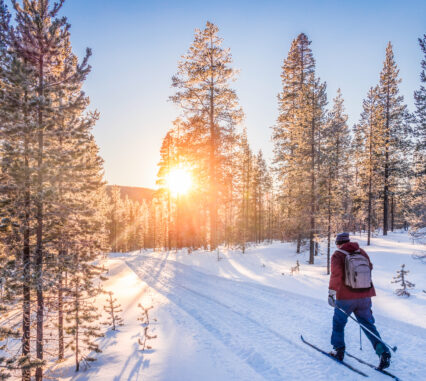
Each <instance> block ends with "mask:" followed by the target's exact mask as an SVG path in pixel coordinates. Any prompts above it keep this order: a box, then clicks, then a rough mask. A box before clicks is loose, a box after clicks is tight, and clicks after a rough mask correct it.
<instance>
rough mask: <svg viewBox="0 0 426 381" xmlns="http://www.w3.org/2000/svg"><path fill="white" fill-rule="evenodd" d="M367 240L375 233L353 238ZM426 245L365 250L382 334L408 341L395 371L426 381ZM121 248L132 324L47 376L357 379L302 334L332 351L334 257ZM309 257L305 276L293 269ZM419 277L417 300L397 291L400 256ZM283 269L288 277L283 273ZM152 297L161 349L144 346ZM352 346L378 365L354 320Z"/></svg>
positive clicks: (117, 279) (389, 244) (413, 277)
mask: <svg viewBox="0 0 426 381" xmlns="http://www.w3.org/2000/svg"><path fill="white" fill-rule="evenodd" d="M354 240H358V241H359V242H360V244H361V245H362V246H363V245H364V244H365V237H354ZM421 250H425V247H424V245H423V246H422V245H420V244H412V242H411V241H410V239H409V237H408V235H407V234H406V233H393V234H391V235H390V236H388V237H387V238H382V237H380V238H374V239H373V241H372V246H371V247H369V248H367V252H368V253H369V255H370V257H371V259H372V261H373V264H374V271H373V280H374V283H375V286H376V290H377V297H376V298H374V299H373V311H374V314H375V317H376V322H377V326H378V329H379V332H380V333H381V335H382V336H383V338H384V339H385V340H387V341H389V342H390V343H391V344H392V345H396V346H398V351H397V354H396V355H394V358H393V362H392V365H391V367H390V369H389V370H390V371H391V372H394V373H395V374H397V375H398V376H399V377H400V378H401V379H402V380H425V379H426V360H425V359H426V350H425V348H426V293H423V292H422V290H424V289H426V264H422V263H421V262H420V261H418V260H414V259H413V258H412V254H413V253H420V251H421ZM220 256H221V257H222V259H221V260H220V261H217V257H216V254H212V253H208V252H194V253H192V254H190V255H188V254H187V253H186V252H179V253H174V252H173V253H159V252H156V253H152V252H149V253H146V252H145V253H139V252H135V253H128V254H111V255H110V256H109V259H108V260H107V264H108V265H109V268H110V272H109V273H110V279H109V280H108V281H107V282H106V283H105V288H106V289H107V290H112V291H114V293H115V295H116V297H117V298H118V299H119V302H120V303H121V304H122V306H123V309H124V312H123V318H124V321H125V325H124V326H123V327H120V328H119V331H118V332H108V333H107V335H106V337H105V338H103V339H101V348H102V349H103V353H102V354H100V355H98V359H99V360H98V361H97V362H95V363H94V364H93V365H92V367H91V368H90V369H88V370H85V371H81V372H79V373H75V372H74V368H73V363H72V359H69V360H68V361H66V362H65V363H62V364H60V365H57V366H56V367H54V368H52V370H51V372H49V376H50V377H51V378H53V379H58V380H99V381H101V380H102V381H109V380H111V381H118V380H123V381H124V380H162V381H192V380H194V381H199V380H206V381H209V380H211V381H213V380H214V381H218V380H224V381H227V380H242V381H245V380H247V381H255V380H318V381H319V380H359V379H363V377H361V376H358V375H356V374H355V373H353V372H351V371H350V370H348V369H346V368H345V367H343V366H341V365H339V364H337V363H335V362H334V361H332V360H330V359H328V358H326V357H325V356H323V355H322V354H320V353H317V352H315V351H314V350H312V349H311V348H309V347H307V346H306V345H304V344H303V343H302V342H301V341H300V334H303V335H304V337H305V338H306V339H308V340H310V341H312V342H314V343H316V344H317V345H319V346H320V347H322V348H324V349H330V345H329V338H330V330H331V318H332V313H333V311H332V309H331V308H330V307H329V306H328V304H327V289H328V276H327V275H326V268H325V264H326V258H325V255H320V256H318V257H317V258H316V262H317V263H316V265H314V266H311V265H308V264H306V260H307V254H299V255H297V254H295V253H294V246H293V245H291V244H285V243H284V244H283V243H275V244H272V245H265V246H257V247H252V248H250V249H249V250H248V252H247V253H246V254H241V253H240V252H237V251H234V252H233V251H226V250H221V252H220ZM296 260H299V262H300V265H301V269H300V273H299V274H295V275H294V276H291V275H290V267H291V266H294V265H295V263H296ZM403 263H404V264H405V265H406V268H407V269H408V270H410V271H411V272H410V274H409V276H408V279H409V280H410V281H412V282H413V283H415V284H416V287H415V290H414V291H413V293H412V296H411V297H410V298H408V299H407V298H399V297H397V296H395V295H394V294H393V290H394V289H395V288H396V285H394V284H391V283H390V281H391V280H392V277H393V276H394V275H395V272H396V270H398V269H399V268H400V266H401V264H403ZM283 274H284V275H283ZM140 302H141V303H142V304H143V305H145V306H147V307H148V306H150V305H153V306H154V309H153V310H151V314H150V315H151V318H155V319H156V321H153V322H152V323H151V326H152V334H156V335H158V338H157V339H154V340H152V341H151V345H152V347H153V348H152V350H150V351H148V352H141V351H140V349H139V344H138V342H137V340H138V338H139V337H141V336H142V329H141V325H140V322H138V321H137V318H138V316H139V311H138V307H137V305H138V303H140ZM346 341H347V349H348V351H349V352H352V353H353V354H355V355H358V356H360V357H362V358H364V359H365V360H368V361H372V362H373V363H377V356H376V355H375V354H374V351H373V349H372V348H371V346H370V344H369V342H368V341H367V339H366V338H365V337H363V347H364V349H363V351H360V350H359V329H358V327H357V326H356V324H355V323H353V322H351V321H350V322H349V323H348V326H347V329H346ZM348 362H349V363H351V364H352V365H354V366H356V367H357V368H360V369H361V370H362V371H363V372H365V373H367V374H368V375H369V376H370V378H371V379H373V380H386V379H387V380H390V378H388V377H387V376H384V375H382V374H380V373H378V372H375V371H374V370H372V369H370V368H367V367H365V366H363V365H361V364H359V363H357V362H356V361H355V360H353V361H352V360H351V359H348Z"/></svg>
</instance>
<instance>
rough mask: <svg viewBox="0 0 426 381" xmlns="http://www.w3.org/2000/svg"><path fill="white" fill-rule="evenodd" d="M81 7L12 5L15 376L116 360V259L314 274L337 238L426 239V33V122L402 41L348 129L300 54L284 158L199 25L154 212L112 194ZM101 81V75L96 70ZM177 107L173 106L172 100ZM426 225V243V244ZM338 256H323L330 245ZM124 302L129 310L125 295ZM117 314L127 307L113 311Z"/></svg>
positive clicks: (286, 85) (0, 91)
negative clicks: (230, 254) (248, 124)
mask: <svg viewBox="0 0 426 381" xmlns="http://www.w3.org/2000/svg"><path fill="white" fill-rule="evenodd" d="M63 3H64V1H63V0H60V1H59V2H57V3H52V2H50V1H48V0H34V1H29V0H24V1H22V2H20V1H17V0H13V1H12V4H13V7H12V9H8V7H7V6H6V4H5V2H4V1H3V0H0V206H1V211H0V220H1V223H0V313H1V318H0V320H1V322H2V324H1V325H0V354H1V355H0V379H6V378H8V377H10V375H14V376H15V377H18V376H19V378H21V379H22V380H23V381H30V380H31V379H32V377H35V380H37V381H41V380H43V378H44V370H45V369H46V366H47V364H48V363H49V362H50V361H62V360H64V358H66V357H67V356H73V357H74V358H75V365H76V370H79V368H80V364H82V363H83V364H89V363H91V362H92V361H94V358H93V357H92V356H91V355H89V354H93V353H96V352H100V349H99V348H98V345H97V342H96V339H97V338H99V337H101V336H102V335H103V328H102V327H101V324H100V313H99V312H98V311H96V309H94V308H93V305H92V303H91V300H93V298H95V297H96V296H98V295H100V294H102V292H103V290H102V285H101V283H102V282H101V281H102V280H103V279H104V278H105V277H106V276H107V269H106V268H104V267H103V266H102V265H101V264H100V263H101V262H100V259H101V258H103V257H104V256H105V254H106V253H108V252H129V251H135V250H140V251H141V252H142V251H144V250H153V251H154V252H155V251H159V252H163V251H173V250H175V251H177V250H181V249H185V250H187V252H188V254H191V253H192V252H193V251H196V250H198V249H204V250H209V251H211V252H212V255H216V250H218V248H219V247H227V248H232V249H236V250H240V251H241V252H242V253H245V251H246V250H247V248H248V247H249V246H253V245H256V244H259V243H272V242H273V241H277V240H278V241H282V242H295V243H296V251H297V252H298V253H299V252H302V251H307V252H309V264H314V263H315V260H316V257H317V256H318V255H320V254H326V255H327V258H328V261H327V273H329V271H330V254H331V253H330V251H331V243H332V241H333V239H334V236H335V235H336V233H338V232H341V231H347V232H354V233H355V232H365V233H366V234H367V236H368V243H367V245H369V244H370V239H371V238H372V237H374V236H377V235H382V236H386V235H387V234H388V233H389V232H392V231H394V230H396V229H404V230H407V231H409V232H410V234H412V235H413V236H416V235H420V234H424V228H425V226H426V176H425V174H426V87H425V86H426V35H423V36H420V38H419V40H418V42H419V49H421V52H422V54H423V59H422V61H421V62H419V66H418V67H419V83H418V88H417V89H416V90H415V91H414V93H413V97H414V104H415V107H416V108H415V109H414V110H409V109H408V107H407V106H406V104H405V100H404V97H403V96H402V95H401V94H400V90H399V84H400V82H401V80H402V78H401V77H400V75H399V69H398V63H397V62H396V60H395V57H394V53H393V45H392V42H389V43H388V44H387V46H381V47H377V48H378V49H383V66H382V67H378V68H377V82H376V83H371V87H370V89H368V91H366V93H365V98H364V100H363V102H362V109H363V111H362V114H361V115H360V116H359V118H358V121H357V123H356V124H354V125H353V126H350V125H349V124H348V115H347V114H346V111H345V100H344V96H345V94H343V93H342V92H341V91H340V90H339V91H338V92H337V93H336V94H327V84H326V82H325V80H326V78H319V76H318V74H317V72H316V61H315V58H314V52H313V51H312V49H311V41H310V39H309V37H308V36H307V35H306V34H304V33H301V34H299V35H298V36H295V38H294V40H293V41H292V43H291V47H290V50H289V51H288V54H287V55H286V56H285V57H282V68H281V78H277V79H276V80H277V81H278V82H279V83H280V84H281V91H280V93H279V94H278V95H277V98H276V99H271V102H275V104H276V107H277V109H278V118H277V120H276V123H275V125H274V126H272V127H271V128H268V126H265V127H264V131H265V134H268V135H270V137H271V139H272V142H273V144H274V155H273V160H272V161H271V162H268V160H266V159H265V157H264V154H263V152H262V151H259V152H253V150H252V149H251V147H250V143H249V141H248V137H247V130H246V128H245V126H244V110H243V109H242V107H241V105H240V103H239V98H238V94H237V92H236V91H235V89H234V88H233V82H234V81H235V80H237V76H238V70H237V69H236V68H235V67H234V66H233V61H232V55H231V51H230V49H228V48H226V44H225V43H224V41H226V36H224V37H225V40H224V39H223V38H222V35H221V33H220V31H219V28H218V26H217V25H215V24H214V23H211V22H207V23H206V24H205V26H204V28H203V29H196V30H195V34H194V37H193V41H188V50H187V52H186V53H185V52H182V53H183V55H182V57H180V58H179V57H176V61H177V63H176V72H175V74H174V75H173V76H172V78H171V86H172V90H171V94H170V98H169V101H170V102H172V103H173V104H175V105H176V106H177V107H178V109H179V110H180V113H179V115H178V116H177V117H176V119H175V120H173V121H171V123H170V128H169V130H168V132H167V134H166V135H165V136H164V139H163V142H162V145H161V149H160V157H161V159H160V162H159V163H158V175H157V180H156V184H157V189H156V190H155V192H154V193H153V195H152V198H146V199H144V200H141V201H135V200H131V199H130V198H128V197H122V195H121V193H120V189H119V187H117V186H111V187H110V189H109V190H108V191H107V187H106V185H107V184H106V181H105V179H104V170H103V160H102V158H101V156H100V154H99V147H98V146H97V144H96V142H95V138H94V135H93V131H92V130H93V127H94V125H95V124H96V121H97V120H98V118H99V113H98V111H95V110H91V109H90V102H89V97H88V95H87V94H86V93H85V92H84V90H83V86H84V83H85V81H86V78H87V76H88V75H89V74H90V72H91V70H92V68H91V66H90V57H91V50H90V49H89V48H88V49H87V51H86V55H85V56H83V57H77V56H76V55H75V53H74V52H73V48H72V46H71V41H70V34H71V25H70V24H69V22H68V20H67V19H66V18H65V17H63V16H62V15H61V8H62V5H63ZM95 70H96V68H95ZM165 101H166V100H165ZM422 229H423V230H422ZM321 242H326V245H325V247H326V252H325V253H320V243H321ZM111 298H112V297H111ZM111 300H112V299H111Z"/></svg>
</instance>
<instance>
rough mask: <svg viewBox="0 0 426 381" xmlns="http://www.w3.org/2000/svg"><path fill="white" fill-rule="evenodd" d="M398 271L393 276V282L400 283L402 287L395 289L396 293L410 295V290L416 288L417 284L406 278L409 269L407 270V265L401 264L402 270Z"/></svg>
mask: <svg viewBox="0 0 426 381" xmlns="http://www.w3.org/2000/svg"><path fill="white" fill-rule="evenodd" d="M396 273H397V275H396V276H394V277H393V279H394V280H393V281H392V282H391V283H398V284H399V285H400V286H401V288H399V289H397V290H395V294H396V295H398V296H410V292H409V290H410V289H412V288H414V286H415V284H414V283H411V282H410V281H408V280H407V279H406V275H407V274H408V273H409V271H408V270H405V265H401V270H398V271H397V272H396Z"/></svg>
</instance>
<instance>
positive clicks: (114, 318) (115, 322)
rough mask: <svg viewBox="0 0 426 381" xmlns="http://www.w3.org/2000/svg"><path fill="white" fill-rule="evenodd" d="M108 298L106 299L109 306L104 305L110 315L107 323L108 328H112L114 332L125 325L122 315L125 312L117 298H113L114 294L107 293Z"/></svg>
mask: <svg viewBox="0 0 426 381" xmlns="http://www.w3.org/2000/svg"><path fill="white" fill-rule="evenodd" d="M107 294H108V298H107V299H106V302H107V304H106V305H104V311H105V312H106V313H107V314H108V320H107V321H106V322H105V324H107V325H108V326H110V327H111V329H112V330H113V331H115V330H116V329H117V327H119V326H122V325H123V324H124V322H123V318H122V317H121V315H120V312H123V310H122V309H121V305H120V304H119V303H118V301H117V298H114V297H113V294H114V293H113V292H112V291H109V292H107Z"/></svg>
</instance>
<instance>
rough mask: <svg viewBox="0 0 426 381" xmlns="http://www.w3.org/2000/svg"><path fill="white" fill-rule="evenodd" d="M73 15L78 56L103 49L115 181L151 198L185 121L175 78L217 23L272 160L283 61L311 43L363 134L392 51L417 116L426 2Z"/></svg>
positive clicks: (91, 90) (105, 152) (96, 56)
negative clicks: (163, 156) (171, 132)
mask: <svg viewBox="0 0 426 381" xmlns="http://www.w3.org/2000/svg"><path fill="white" fill-rule="evenodd" d="M62 14H63V15H65V16H67V17H68V19H69V21H70V23H71V25H72V28H71V36H72V43H73V47H74V51H75V52H76V53H77V54H78V55H79V56H80V57H81V56H82V55H83V54H84V50H85V47H86V46H89V47H91V48H92V49H93V57H92V59H91V64H92V66H93V71H92V73H91V74H90V76H89V78H88V80H87V83H86V85H85V90H86V92H87V94H88V95H89V96H90V99H91V107H92V108H96V109H98V110H99V111H100V113H101V118H100V120H99V122H98V123H97V125H96V127H95V129H94V134H95V137H96V140H97V142H98V144H99V146H100V149H101V155H102V157H103V158H104V159H105V172H106V179H107V181H108V182H109V183H111V184H120V185H134V186H146V187H153V186H154V184H155V176H156V172H157V162H158V160H159V149H160V145H161V141H162V138H163V137H164V135H165V134H166V132H167V130H168V129H169V128H170V126H171V122H172V121H173V120H174V119H175V117H176V116H177V115H178V110H177V109H176V108H175V106H174V105H173V104H171V103H170V102H169V101H168V97H169V96H170V95H171V94H173V89H172V88H171V76H172V75H173V74H174V73H175V72H176V67H177V61H178V59H179V57H180V56H181V55H182V54H184V53H185V52H186V51H187V49H188V47H189V45H190V44H191V42H192V40H193V34H194V29H195V28H203V27H204V25H205V23H206V21H207V20H209V21H212V22H214V23H215V24H217V25H218V27H219V29H220V35H221V36H222V37H223V38H224V45H225V46H226V47H230V48H231V52H232V55H233V58H234V66H235V67H236V68H238V69H240V70H241V73H240V75H239V78H238V80H237V81H236V82H235V84H234V86H235V88H236V90H237V93H238V96H239V98H240V102H241V105H242V107H243V109H244V111H245V114H246V119H245V125H246V127H247V129H248V135H249V139H250V143H251V146H252V148H253V150H254V151H257V150H259V149H262V150H263V151H264V153H265V155H266V157H267V158H271V157H272V143H271V141H270V136H271V129H270V126H272V125H273V124H274V123H275V120H276V118H277V99H276V95H277V93H278V92H279V91H280V85H281V79H280V72H281V65H282V61H283V59H284V58H285V57H286V55H287V53H288V49H289V47H290V44H291V41H292V40H293V39H294V38H295V37H296V36H297V35H298V34H299V33H300V32H304V33H306V34H307V35H308V37H309V38H310V39H311V40H312V49H313V53H314V57H315V59H316V62H317V73H318V75H319V76H320V77H321V79H322V80H324V81H326V82H327V84H328V99H329V102H330V103H331V100H332V98H333V97H334V96H335V93H336V90H337V88H338V87H340V88H341V89H342V93H343V96H344V99H345V104H346V109H347V112H348V114H349V122H350V124H351V125H352V124H353V123H354V122H356V121H357V120H358V118H359V114H360V112H361V107H362V100H363V98H364V97H365V95H366V94H367V91H368V89H369V87H370V86H373V85H375V84H376V83H377V82H378V78H379V73H380V70H381V68H382V63H383V60H384V55H385V48H386V44H387V42H388V41H392V43H393V45H394V53H395V57H396V62H397V64H398V66H399V68H400V75H401V77H402V79H403V82H402V84H401V92H402V94H403V95H404V96H405V99H406V103H407V104H408V106H409V108H410V110H413V91H414V90H415V89H416V88H418V86H419V72H420V60H421V51H420V48H419V46H418V42H417V38H418V37H420V36H421V35H422V34H423V33H426V1H424V0H404V1H402V0H400V1H394V0H370V1H364V0H356V1H355V0H354V1H346V0H339V1H321V0H317V1H313V0H304V1H297V0H293V1H287V0H275V1H273V0H257V1H249V0H245V1H233V0H228V1H225V0H216V1H202V0H197V1H186V0H180V1H179V0H176V1H162V0H150V1H145V0H115V1H113V0H67V1H66V3H65V5H64V8H63V12H62ZM330 103H329V104H330Z"/></svg>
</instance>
